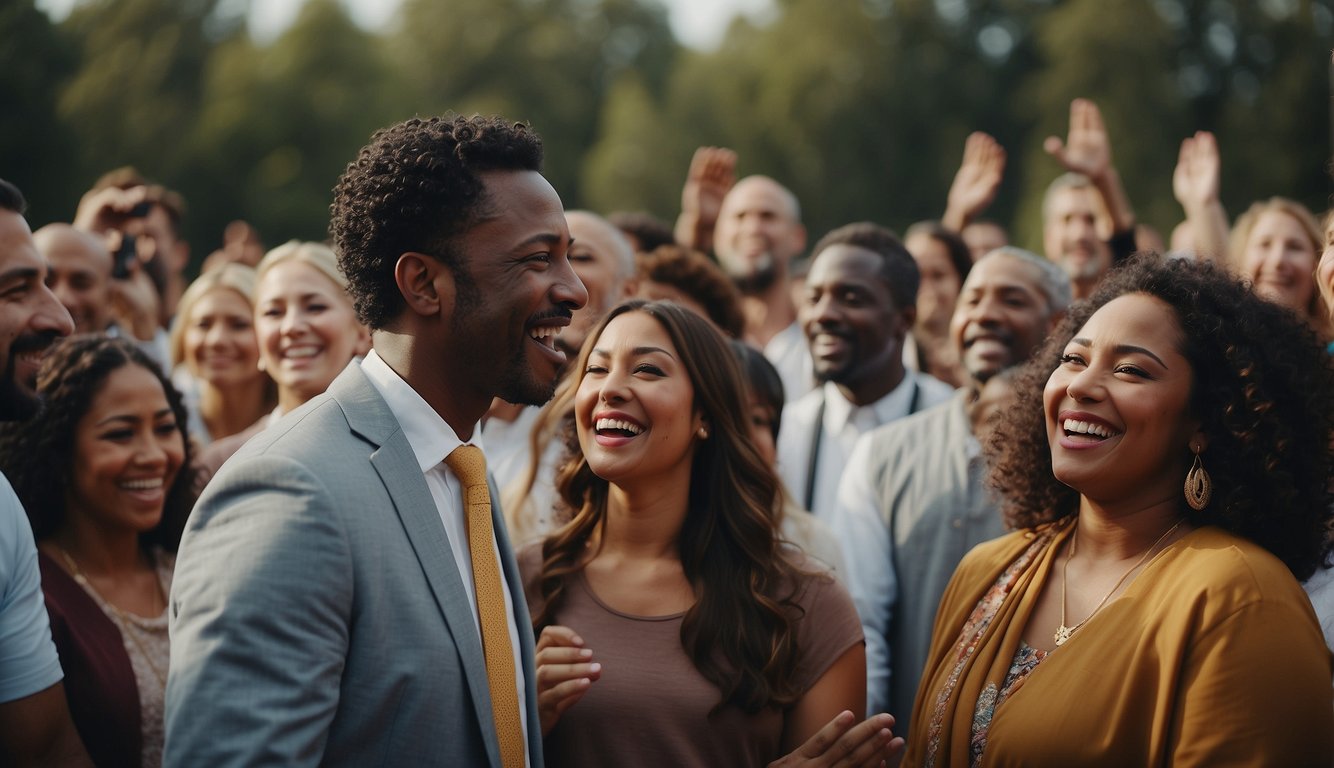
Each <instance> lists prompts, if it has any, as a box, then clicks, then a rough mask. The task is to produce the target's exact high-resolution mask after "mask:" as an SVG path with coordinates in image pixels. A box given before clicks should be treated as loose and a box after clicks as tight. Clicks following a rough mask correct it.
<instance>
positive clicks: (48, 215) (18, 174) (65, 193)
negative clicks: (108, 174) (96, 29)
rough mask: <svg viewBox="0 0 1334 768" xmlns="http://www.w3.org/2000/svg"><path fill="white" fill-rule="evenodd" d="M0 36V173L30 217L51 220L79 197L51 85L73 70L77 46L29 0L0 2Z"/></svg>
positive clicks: (66, 131)
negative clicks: (19, 195) (16, 189)
mask: <svg viewBox="0 0 1334 768" xmlns="http://www.w3.org/2000/svg"><path fill="white" fill-rule="evenodd" d="M0 36H2V37H3V39H4V41H5V44H4V45H3V46H0V72H4V73H5V75H4V77H2V78H0V105H4V106H3V107H0V178H3V179H5V180H6V181H10V182H12V183H14V184H17V185H18V187H19V188H20V189H22V190H23V193H24V195H25V196H26V197H27V198H28V205H29V211H28V216H29V218H30V219H31V220H32V221H34V222H43V223H44V222H47V221H52V220H54V219H57V218H60V216H61V215H62V213H63V211H65V210H69V211H73V210H74V208H73V206H74V204H75V203H77V202H78V199H79V192H78V191H76V190H77V187H76V186H74V185H71V184H70V183H69V177H70V175H71V174H72V173H73V172H74V169H75V168H76V167H77V161H76V159H75V158H74V157H73V156H72V155H71V153H70V151H69V147H70V145H71V139H70V131H69V129H68V128H67V127H66V125H65V124H64V123H63V122H62V121H61V120H60V117H59V115H58V114H57V111H56V95H57V92H56V89H55V88H54V87H53V83H54V82H58V81H59V80H61V79H63V78H67V77H69V76H70V75H71V74H72V73H73V72H74V65H75V49H74V47H73V46H71V45H70V44H69V43H68V42H67V41H66V40H65V39H64V38H63V37H61V36H60V35H59V33H58V31H57V29H56V28H55V26H54V25H53V24H52V23H51V20H50V19H48V18H47V17H46V15H45V14H43V13H42V12H41V11H38V10H37V8H36V7H35V6H34V5H33V3H32V0H14V1H11V2H9V3H6V4H5V5H2V6H0ZM71 215H72V214H71Z"/></svg>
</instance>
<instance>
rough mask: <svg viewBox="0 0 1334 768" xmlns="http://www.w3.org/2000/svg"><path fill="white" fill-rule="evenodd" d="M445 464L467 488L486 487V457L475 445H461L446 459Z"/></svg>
mask: <svg viewBox="0 0 1334 768" xmlns="http://www.w3.org/2000/svg"><path fill="white" fill-rule="evenodd" d="M445 464H446V465H447V466H448V467H449V469H450V471H451V472H453V473H454V476H455V477H457V478H458V479H459V482H461V483H463V485H464V486H465V487H467V486H472V485H482V486H484V485H486V456H485V455H483V453H482V449H481V448H478V447H477V446H475V445H460V446H459V447H458V448H455V449H454V450H452V451H450V452H449V455H448V456H446V457H445Z"/></svg>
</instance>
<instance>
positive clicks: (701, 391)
mask: <svg viewBox="0 0 1334 768" xmlns="http://www.w3.org/2000/svg"><path fill="white" fill-rule="evenodd" d="M628 312H642V313H644V314H646V315H648V316H650V317H652V318H653V319H654V320H657V321H658V323H660V324H661V325H662V327H663V328H664V329H665V330H666V331H667V335H668V336H669V337H670V338H671V340H672V344H673V345H674V346H675V347H676V350H677V352H678V353H679V355H680V358H681V360H682V362H683V364H684V368H685V369H686V371H688V373H689V376H690V380H691V384H692V385H693V387H694V391H695V402H694V403H693V404H692V407H693V408H697V409H699V410H700V411H701V412H702V413H703V415H704V418H705V420H706V421H707V423H708V424H709V425H710V431H711V434H710V436H709V439H707V440H703V441H701V442H700V443H699V445H698V447H697V448H696V450H695V455H694V459H693V461H692V464H691V470H690V492H689V500H688V504H689V508H688V509H687V511H686V517H685V521H684V522H683V524H682V526H681V531H680V534H679V537H678V543H677V546H678V553H679V555H680V558H681V566H682V569H683V570H684V572H685V576H686V579H687V580H689V582H690V584H691V587H692V588H693V589H694V593H695V597H696V602H695V604H694V605H693V606H691V607H690V609H689V610H688V611H686V614H685V618H684V620H683V622H682V624H681V645H682V646H683V647H684V648H685V651H686V654H687V655H688V656H689V657H690V659H691V661H692V662H693V663H694V665H695V668H696V669H698V670H699V671H700V673H701V674H702V675H704V677H705V678H706V679H707V680H709V682H711V683H713V684H714V685H716V686H718V689H719V690H720V691H721V692H722V699H721V702H720V704H719V706H721V705H722V704H729V703H730V704H735V705H736V706H738V707H740V708H742V709H743V710H745V711H746V712H751V713H754V712H757V711H759V710H761V709H763V708H765V707H768V706H775V705H776V706H784V705H787V704H791V703H792V702H794V701H795V700H796V699H797V697H798V696H799V695H800V694H801V691H800V690H798V688H797V685H796V682H795V679H794V673H795V671H796V667H797V662H798V660H799V658H800V656H799V653H798V648H797V640H796V627H795V623H796V621H797V620H798V619H799V618H800V608H799V607H798V606H797V605H796V602H795V596H796V592H797V589H798V587H799V584H800V579H801V578H802V577H803V574H802V573H801V572H800V571H799V570H798V568H797V567H796V566H795V565H794V564H793V563H792V562H791V561H790V560H788V558H787V557H786V555H785V554H784V552H783V549H782V546H781V544H780V543H779V538H778V531H777V522H776V520H775V512H774V510H775V509H776V507H777V505H776V499H777V496H778V493H779V488H780V484H779V480H778V477H777V476H776V475H775V474H774V472H773V470H772V469H771V468H770V467H768V466H767V465H766V464H765V463H764V461H763V460H762V459H761V458H760V455H759V453H758V452H757V451H756V450H755V448H754V446H753V445H751V443H750V438H749V430H748V429H747V426H746V422H745V414H746V412H747V409H746V397H745V384H744V380H743V379H742V375H741V371H740V368H739V367H738V365H737V362H736V358H735V357H734V356H733V355H732V353H731V351H730V350H729V349H728V347H727V343H726V341H725V340H724V339H723V337H722V335H721V334H719V333H718V331H717V330H715V329H714V328H713V326H712V325H710V324H709V322H708V321H706V320H704V319H703V318H700V317H698V316H696V315H695V314H694V313H692V312H690V311H689V310H686V309H682V308H681V307H678V306H677V305H675V304H671V303H658V302H647V303H646V302H641V301H631V302H626V303H624V304H621V305H620V306H618V307H616V308H615V309H613V310H612V311H611V312H609V313H608V314H607V316H606V317H605V318H603V320H602V322H601V323H600V324H599V325H598V327H597V329H596V330H595V331H594V332H593V333H590V334H589V336H588V339H587V340H586V341H585V342H584V346H583V348H582V349H581V350H580V352H579V359H578V362H577V363H576V366H575V368H574V369H573V371H572V376H571V381H570V386H567V387H564V388H563V389H562V393H561V396H562V397H565V398H573V397H574V392H575V391H576V390H577V389H578V386H579V381H580V380H582V378H583V372H584V371H585V370H586V369H587V366H588V358H589V355H590V354H591V352H592V349H593V345H594V344H595V343H596V342H597V339H598V338H599V337H600V336H601V335H602V331H603V329H605V328H606V327H607V324H608V323H610V322H611V321H612V320H613V319H615V318H616V317H619V316H620V315H623V314H626V313H628ZM558 410H559V408H558ZM556 486H557V489H558V490H559V492H560V495H561V498H562V500H563V501H564V502H565V504H567V505H568V506H569V507H570V509H572V510H574V516H573V519H572V520H570V522H569V523H567V524H566V525H565V526H564V527H562V528H561V529H559V530H558V531H556V532H555V533H554V534H552V535H551V536H549V537H548V538H547V539H546V540H545V541H544V542H543V544H542V558H543V561H542V574H541V577H540V580H539V584H538V585H539V589H540V590H541V594H542V599H543V606H542V608H541V610H540V611H538V613H537V615H536V617H535V619H534V625H536V626H537V627H538V628H539V629H540V628H541V627H543V626H545V625H547V624H550V623H552V621H553V620H554V617H555V613H556V610H557V608H558V607H559V605H560V603H561V599H562V597H563V595H564V589H565V586H566V585H567V584H568V583H569V579H570V577H571V576H573V575H575V574H577V573H578V572H579V571H580V570H582V569H583V568H584V567H585V566H586V565H587V563H588V560H589V557H590V556H589V553H588V551H587V549H586V544H587V542H588V541H589V539H590V537H592V536H593V534H594V533H595V532H599V531H600V530H602V527H603V526H605V524H606V519H607V498H608V489H609V484H608V483H607V481H606V480H603V479H602V478H600V477H598V476H597V475H595V474H594V473H593V471H592V469H591V468H590V467H589V466H588V461H587V460H586V459H585V458H584V457H583V456H582V455H577V456H575V457H574V458H573V459H572V460H570V461H568V462H566V463H565V464H564V466H563V467H562V468H561V470H560V472H559V473H558V475H557V479H556Z"/></svg>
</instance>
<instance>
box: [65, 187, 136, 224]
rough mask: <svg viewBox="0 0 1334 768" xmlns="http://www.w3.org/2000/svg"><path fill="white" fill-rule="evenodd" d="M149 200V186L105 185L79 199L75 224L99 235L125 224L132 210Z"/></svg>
mask: <svg viewBox="0 0 1334 768" xmlns="http://www.w3.org/2000/svg"><path fill="white" fill-rule="evenodd" d="M145 202H148V187H142V186H140V187H131V188H129V189H120V188H119V187H103V188H102V189H98V190H94V191H92V192H88V193H86V194H85V195H84V196H83V198H82V199H80V200H79V207H78V210H77V211H76V212H75V214H74V226H75V228H76V229H82V230H85V231H88V232H93V233H95V234H98V235H102V234H106V233H107V232H108V231H110V230H113V229H119V228H120V227H122V226H124V224H125V221H126V219H128V218H129V217H130V212H131V211H133V210H134V209H135V207H136V206H138V205H140V204H141V203H145Z"/></svg>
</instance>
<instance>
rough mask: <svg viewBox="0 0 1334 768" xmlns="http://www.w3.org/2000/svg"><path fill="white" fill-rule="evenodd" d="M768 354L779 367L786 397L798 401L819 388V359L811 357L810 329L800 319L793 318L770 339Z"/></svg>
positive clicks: (767, 356)
mask: <svg viewBox="0 0 1334 768" xmlns="http://www.w3.org/2000/svg"><path fill="white" fill-rule="evenodd" d="M764 356H765V358H767V359H768V360H769V362H770V363H772V364H773V366H774V370H776V371H778V378H780V379H782V380H783V397H784V398H786V400H787V402H789V403H793V402H796V401H797V400H798V399H799V398H801V396H802V395H805V394H806V393H807V392H810V391H811V390H812V389H814V388H815V363H813V362H812V361H811V349H810V347H809V346H808V345H807V343H806V332H805V331H803V330H801V326H800V325H798V324H797V323H795V322H793V323H792V325H789V326H788V327H786V328H784V329H783V330H781V331H779V332H778V333H777V334H775V335H774V337H773V338H772V339H769V343H768V344H765V345H764Z"/></svg>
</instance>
